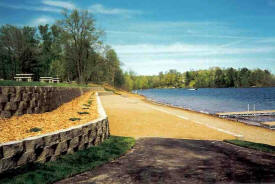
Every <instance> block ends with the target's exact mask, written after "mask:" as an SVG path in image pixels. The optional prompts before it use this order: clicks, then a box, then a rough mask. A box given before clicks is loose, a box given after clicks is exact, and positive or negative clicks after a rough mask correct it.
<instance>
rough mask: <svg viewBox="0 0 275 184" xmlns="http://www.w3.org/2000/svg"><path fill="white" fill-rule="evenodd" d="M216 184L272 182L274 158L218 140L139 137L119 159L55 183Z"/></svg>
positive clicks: (274, 165)
mask: <svg viewBox="0 0 275 184" xmlns="http://www.w3.org/2000/svg"><path fill="white" fill-rule="evenodd" d="M216 182H217V183H235V182H237V183H241V182H245V183H271V182H275V156H274V155H273V156H272V155H270V154H264V153H261V152H257V151H254V150H249V149H244V148H240V147H237V146H233V145H230V144H227V143H224V142H220V141H196V140H184V139H164V138H142V139H139V140H138V141H137V144H136V146H135V147H134V149H133V150H132V151H131V152H130V153H128V154H126V155H125V156H123V157H121V158H120V159H118V160H115V161H113V162H111V163H108V164H106V165H103V166H102V167H99V168H97V169H95V170H93V171H89V172H86V173H82V174H80V175H78V176H75V177H73V178H69V179H66V180H63V181H61V182H58V184H69V183H93V184H101V183H102V184H103V183H104V184H114V183H137V184H139V183H144V184H147V183H173V184H176V183H216Z"/></svg>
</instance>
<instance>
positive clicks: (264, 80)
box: [124, 67, 275, 90]
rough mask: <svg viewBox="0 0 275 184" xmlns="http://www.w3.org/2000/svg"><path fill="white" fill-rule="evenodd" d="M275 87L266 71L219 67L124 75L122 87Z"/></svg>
mask: <svg viewBox="0 0 275 184" xmlns="http://www.w3.org/2000/svg"><path fill="white" fill-rule="evenodd" d="M268 86H275V76H274V75H273V74H271V73H270V72H269V71H268V70H261V69H255V70H249V69H247V68H241V69H234V68H226V69H221V68H219V67H215V68H210V69H208V70H197V71H187V72H184V73H180V72H178V71H176V70H169V71H168V72H165V73H163V72H160V73H159V75H154V76H137V75H135V74H134V73H133V72H129V73H125V84H124V87H125V88H126V89H128V90H133V89H147V88H166V87H175V88H228V87H236V88H237V87H268Z"/></svg>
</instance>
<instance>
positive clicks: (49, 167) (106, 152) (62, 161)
mask: <svg viewBox="0 0 275 184" xmlns="http://www.w3.org/2000/svg"><path fill="white" fill-rule="evenodd" d="M134 144H135V139H133V138H129V137H114V136H111V137H110V138H109V139H107V140H105V141H104V142H103V143H102V144H100V145H99V146H94V147H91V148H89V149H86V150H82V151H78V152H76V153H74V154H71V155H64V156H61V157H60V158H59V159H58V160H56V161H54V162H48V163H45V164H31V165H27V166H24V167H22V168H19V169H16V170H12V171H9V172H6V173H3V174H1V175H0V183H1V184H23V183H28V184H34V183H39V184H44V183H53V182H55V181H59V180H62V179H64V178H67V177H70V176H73V175H76V174H79V173H82V172H85V171H88V170H91V169H93V168H95V167H97V166H100V165H102V164H104V163H107V162H109V161H111V160H114V159H116V158H118V157H119V156H121V155H123V154H125V153H126V152H127V150H129V149H130V148H132V147H133V145H134Z"/></svg>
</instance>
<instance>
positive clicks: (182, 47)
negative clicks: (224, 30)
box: [113, 41, 275, 56]
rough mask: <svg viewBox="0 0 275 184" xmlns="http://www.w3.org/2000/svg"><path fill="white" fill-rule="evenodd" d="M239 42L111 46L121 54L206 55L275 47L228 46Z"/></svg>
mask: <svg viewBox="0 0 275 184" xmlns="http://www.w3.org/2000/svg"><path fill="white" fill-rule="evenodd" d="M238 43H241V42H240V41H239V42H231V43H228V44H223V45H207V44H201V45H192V44H183V43H175V44H170V45H159V44H158V45H154V44H137V45H113V48H114V49H115V50H116V51H117V52H118V53H119V54H121V55H136V56H138V55H142V54H143V55H155V56H156V55H169V56H171V55H180V56H198V55H200V56H207V55H231V54H234V55H236V54H255V53H271V52H274V51H275V47H239V48H238V47H233V48H232V47H229V46H233V45H236V44H238Z"/></svg>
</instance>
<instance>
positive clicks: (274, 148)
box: [225, 140, 275, 153]
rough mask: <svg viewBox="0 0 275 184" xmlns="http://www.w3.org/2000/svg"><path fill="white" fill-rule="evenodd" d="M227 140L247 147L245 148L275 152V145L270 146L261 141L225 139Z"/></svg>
mask: <svg viewBox="0 0 275 184" xmlns="http://www.w3.org/2000/svg"><path fill="white" fill-rule="evenodd" d="M225 142H227V143H230V144H234V145H237V146H241V147H245V148H251V149H255V150H258V151H263V152H269V153H275V146H270V145H267V144H260V143H254V142H248V141H241V140H225Z"/></svg>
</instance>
